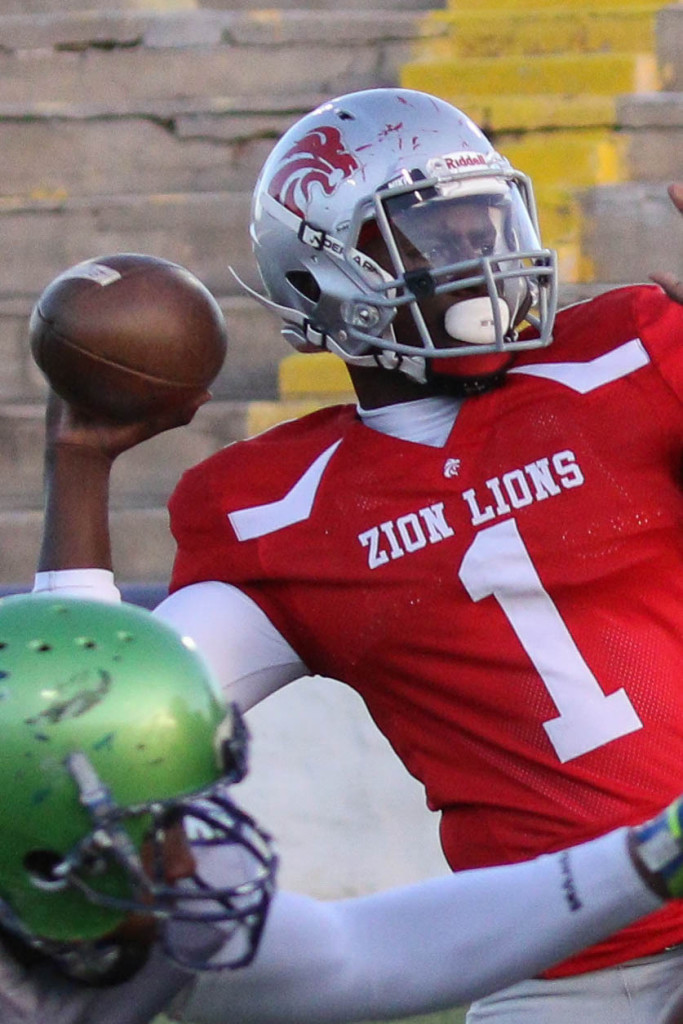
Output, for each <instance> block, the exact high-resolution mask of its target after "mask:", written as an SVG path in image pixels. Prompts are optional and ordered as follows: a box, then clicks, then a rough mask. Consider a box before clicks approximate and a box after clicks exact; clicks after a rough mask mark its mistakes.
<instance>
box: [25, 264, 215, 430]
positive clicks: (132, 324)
mask: <svg viewBox="0 0 683 1024" xmlns="http://www.w3.org/2000/svg"><path fill="white" fill-rule="evenodd" d="M29 339H30V344H31V353H32V355H33V358H34V360H35V361H36V363H37V364H38V366H39V367H40V369H41V370H42V371H43V373H44V374H45V376H46V378H47V380H48V381H49V383H50V384H51V386H52V387H53V388H54V390H55V391H56V392H57V394H59V395H61V397H62V398H65V399H66V400H67V401H68V402H70V403H71V404H73V405H76V406H79V407H81V408H84V409H88V410H91V411H93V412H96V413H98V414H101V415H104V416H107V417H109V418H111V419H113V420H117V421H120V422H127V421H131V420H135V419H141V418H144V417H145V416H148V415H153V414H154V413H157V412H163V411H166V410H168V409H170V408H172V407H174V406H179V405H182V404H184V403H185V402H186V401H187V400H188V399H189V398H191V397H192V395H194V394H199V393H200V392H202V391H204V390H205V389H206V388H207V387H208V386H209V385H210V384H211V382H212V381H213V380H214V379H215V377H216V375H217V374H218V372H219V370H220V368H221V366H222V365H223V360H224V359H225V352H226V346H227V332H226V326H225V320H224V318H223V314H222V312H221V309H220V306H219V305H218V303H217V302H216V300H215V299H214V297H213V295H212V294H211V292H210V291H209V290H208V289H207V288H206V287H205V286H204V285H203V284H202V283H201V281H199V280H198V278H196V277H195V276H194V274H192V273H190V271H189V270H186V269H185V268H184V267H181V266H179V265H178V264H177V263H170V262H169V261H168V260H163V259H159V258H157V257H155V256H146V255H142V254H139V253H117V254H115V255H111V256H99V257H96V258H95V259H91V260H86V261H85V262H84V263H79V264H77V265H76V266H75V267H71V268H70V269H69V270H66V271H64V273H62V274H60V275H59V276H58V277H56V278H55V279H54V281H52V282H51V283H50V284H49V285H48V286H47V288H46V289H45V291H44V292H43V293H42V295H41V296H40V298H39V299H38V301H37V303H36V305H35V307H34V309H33V312H32V314H31V319H30V323H29Z"/></svg>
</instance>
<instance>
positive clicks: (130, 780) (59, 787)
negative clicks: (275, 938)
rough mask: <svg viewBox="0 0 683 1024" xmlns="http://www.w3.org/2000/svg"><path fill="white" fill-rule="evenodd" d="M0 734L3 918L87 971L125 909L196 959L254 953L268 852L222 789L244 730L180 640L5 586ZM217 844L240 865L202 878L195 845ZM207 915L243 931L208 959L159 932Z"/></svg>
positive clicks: (112, 953) (153, 627)
mask: <svg viewBox="0 0 683 1024" xmlns="http://www.w3.org/2000/svg"><path fill="white" fill-rule="evenodd" d="M0 735H1V736H2V753H1V755H0V780H2V791H3V800H2V804H1V805H0V832H1V834H2V837H3V840H2V843H1V844H0V925H1V926H2V927H3V928H4V929H5V931H6V932H7V931H8V932H9V933H11V934H13V935H15V936H19V937H20V939H21V940H23V942H24V943H25V944H27V945H28V946H30V947H33V949H37V950H39V951H40V952H42V953H46V954H47V955H49V956H50V957H51V958H53V959H55V960H57V961H58V962H60V963H61V965H62V967H63V968H64V969H66V970H67V971H68V972H69V973H71V974H72V975H74V976H77V977H82V978H85V979H87V980H93V978H95V977H96V976H97V975H98V973H99V974H101V975H102V977H103V978H105V977H106V978H107V979H108V978H109V975H111V974H112V971H113V972H114V973H116V968H115V961H116V960H117V958H120V957H122V956H123V953H122V951H121V949H120V946H121V943H119V942H118V941H115V940H112V939H111V936H112V933H115V932H116V929H117V928H119V926H120V925H121V924H122V923H123V922H124V921H126V920H127V919H129V915H131V914H135V913H142V914H144V915H145V916H146V918H147V919H149V916H150V915H151V916H152V917H153V918H154V919H156V921H157V931H158V934H159V935H160V937H161V938H162V941H163V942H164V944H165V945H166V947H167V952H168V953H169V954H170V955H171V956H172V957H173V958H174V959H176V960H178V961H179V962H181V963H183V964H185V965H189V966H191V967H193V968H195V969H196V968H204V967H207V966H237V965H238V964H241V963H245V962H247V961H248V960H249V959H250V958H251V957H252V956H253V954H254V952H255V949H256V945H257V942H258V938H259V935H260V932H261V929H262V926H263V923H264V919H265V914H266V911H267V907H268V903H269V900H270V896H271V895H272V891H273V887H274V873H275V867H276V857H275V855H274V853H273V849H272V844H271V841H270V837H269V836H268V835H267V834H266V833H264V832H263V831H262V830H261V829H260V828H259V827H258V826H257V825H256V824H255V822H254V821H253V820H252V819H251V818H250V817H249V816H248V815H246V814H245V813H244V812H243V811H241V810H240V809H239V808H237V807H236V806H235V804H234V803H233V802H232V801H231V800H230V799H229V797H228V795H227V789H228V787H229V786H230V785H231V784H233V783H235V782H238V781H239V780H240V779H241V778H242V777H243V776H244V774H245V772H246V745H247V735H246V729H245V727H244V725H243V724H242V720H241V718H240V715H239V712H238V710H237V708H236V707H234V706H227V707H226V705H225V703H224V701H223V699H222V696H221V693H220V690H219V688H218V686H217V685H216V683H215V682H214V680H213V679H212V677H211V675H210V673H209V671H208V669H207V667H206V666H205V664H204V662H203V660H202V659H201V657H200V656H199V654H198V652H197V651H196V650H195V649H194V645H193V643H192V641H191V640H189V639H188V638H185V637H181V636H180V635H179V634H178V633H176V632H175V631H174V630H173V629H171V628H170V627H169V626H167V625H165V624H164V623H162V622H160V621H159V620H157V619H155V618H154V616H152V615H150V614H149V613H148V612H146V611H143V610H142V609H140V608H135V607H133V606H131V605H126V604H121V605H109V604H103V603H100V602H95V601H84V600H80V599H73V598H66V599H64V598H59V599H56V598H55V597H54V596H48V595H24V596H20V597H8V598H5V599H3V600H1V601H0ZM178 822H182V826H183V829H184V833H185V836H186V837H187V839H188V840H189V843H190V848H191V850H192V853H193V854H194V855H195V857H194V860H195V869H196V874H193V875H192V876H191V877H186V878H183V880H182V883H181V884H169V883H168V882H167V881H166V879H165V877H164V863H163V851H164V843H165V839H166V833H167V830H168V829H169V828H171V827H175V828H177V825H178ZM228 848H229V849H230V850H231V851H236V852H237V854H238V857H237V859H238V860H239V862H240V865H241V867H240V872H241V875H240V877H239V879H238V880H237V881H235V877H234V872H233V873H231V877H230V878H227V879H226V877H225V872H223V875H222V877H220V878H219V879H209V880H207V878H206V877H202V874H201V870H200V868H201V863H202V854H205V855H207V856H208V857H209V859H210V857H211V855H212V854H214V855H215V853H216V851H223V850H226V849H228ZM143 854H144V866H143ZM233 859H234V858H233ZM150 865H152V866H151V867H150ZM198 865H199V866H198ZM179 924H180V927H179ZM207 925H210V926H211V928H210V931H213V932H216V929H219V930H220V936H221V940H220V944H221V946H224V945H225V943H224V940H225V938H226V936H227V935H228V934H233V935H234V936H239V939H237V938H235V942H234V943H232V944H231V948H232V949H233V952H232V953H230V954H229V955H228V956H227V958H223V959H220V961H219V962H216V963H214V962H213V961H212V960H211V958H210V957H209V955H208V953H207V952H206V951H204V952H203V953H201V954H199V953H197V948H198V944H197V942H192V941H190V942H189V943H186V946H187V950H188V951H187V952H183V950H182V945H183V944H182V941H181V942H180V943H179V944H178V946H177V948H173V944H172V943H170V942H169V941H168V936H169V935H172V934H174V929H175V933H179V934H181V935H182V933H183V929H185V932H187V929H190V931H191V930H192V929H193V928H194V929H195V930H196V928H197V926H201V927H204V928H205V929H206V926H207ZM216 934H218V933H217V932H216ZM201 945H202V944H201V943H199V946H201ZM209 946H210V947H211V952H212V953H213V952H214V949H215V946H216V942H213V943H211V942H210V943H209ZM226 948H227V947H226ZM179 950H180V951H179ZM191 950H194V952H191ZM117 980H119V979H118V978H117Z"/></svg>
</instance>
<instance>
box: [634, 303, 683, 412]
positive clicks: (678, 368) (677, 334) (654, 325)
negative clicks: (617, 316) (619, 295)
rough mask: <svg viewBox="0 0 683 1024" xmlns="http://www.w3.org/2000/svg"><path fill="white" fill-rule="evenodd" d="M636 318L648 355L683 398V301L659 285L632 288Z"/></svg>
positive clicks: (681, 398) (667, 381)
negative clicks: (674, 298)
mask: <svg viewBox="0 0 683 1024" xmlns="http://www.w3.org/2000/svg"><path fill="white" fill-rule="evenodd" d="M631 296H632V298H631V301H632V303H633V314H634V320H635V323H636V325H637V328H638V332H639V337H640V340H641V341H642V343H643V345H644V347H645V349H646V351H647V353H648V355H649V356H650V358H651V359H652V361H653V363H654V364H655V365H656V367H657V369H658V370H659V372H660V374H661V376H662V378H663V379H664V380H665V381H666V383H667V384H668V385H669V387H670V388H671V389H672V391H673V392H674V393H675V394H676V396H677V398H678V399H679V400H681V401H683V305H681V304H680V303H678V302H674V301H673V300H672V299H670V298H669V297H668V296H667V295H666V294H665V292H663V291H662V289H661V288H659V287H658V286H657V285H651V286H649V285H648V286H643V287H640V288H634V289H632V290H631Z"/></svg>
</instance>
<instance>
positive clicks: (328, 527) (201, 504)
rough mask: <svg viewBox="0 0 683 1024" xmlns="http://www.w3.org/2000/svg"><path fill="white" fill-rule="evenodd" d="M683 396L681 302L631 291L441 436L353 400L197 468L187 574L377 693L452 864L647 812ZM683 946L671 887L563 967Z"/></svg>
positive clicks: (677, 529) (189, 500)
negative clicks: (422, 440) (361, 413)
mask: <svg viewBox="0 0 683 1024" xmlns="http://www.w3.org/2000/svg"><path fill="white" fill-rule="evenodd" d="M682 394H683V308H682V307H681V306H678V305H676V304H674V303H672V302H670V301H669V300H668V299H667V298H666V297H665V296H664V294H663V293H662V292H661V290H660V289H658V288H656V287H654V286H642V287H632V288H625V289H618V290H615V291H614V292H610V293H608V294H607V295H604V296H601V297H599V298H597V299H594V300H593V301H591V302H588V303H583V304H580V305H577V306H573V307H570V308H568V309H566V310H563V311H562V312H561V313H560V314H559V315H558V318H557V324H556V331H555V341H554V343H553V345H552V346H551V347H550V348H549V349H545V350H536V351H533V352H528V353H524V354H523V355H522V356H521V357H520V358H518V360H517V361H516V363H515V366H514V368H513V369H512V370H511V371H510V372H509V374H508V377H507V381H506V384H505V385H504V387H502V388H500V389H499V390H496V391H493V392H491V393H489V394H485V395H482V396H480V397H477V398H472V399H468V400H467V401H466V402H465V403H464V404H463V406H462V408H461V410H460V413H459V415H458V417H457V420H456V422H455V425H454V428H453V430H452V432H451V434H450V437H449V439H448V441H447V443H446V445H445V447H443V448H433V447H429V446H426V445H422V444H416V443H412V442H408V441H402V440H397V439H395V438H393V437H390V436H387V435H385V434H382V433H379V432H377V431H375V430H373V429H370V428H368V427H366V426H364V425H363V423H362V422H361V421H360V419H359V418H358V416H357V414H356V411H355V409H354V408H353V407H351V406H343V407H335V408H331V409H324V410H321V411H319V412H317V413H314V414H312V415H310V416H306V417H304V418H303V419H301V420H296V421H292V422H290V423H286V424H283V425H281V426H278V427H276V428H274V429H272V430H270V431H267V432H266V433H264V434H262V435H260V436H258V437H255V438H252V439H250V440H248V441H243V442H239V443H237V444H234V445H231V446H229V447H227V448H226V449H224V450H222V451H220V452H218V453H217V454H216V455H215V456H213V457H212V458H210V459H208V460H207V461H206V462H204V463H203V464H202V465H200V466H198V467H196V468H194V469H192V470H190V471H189V472H188V473H187V474H185V476H184V477H183V479H182V481H181V482H180V484H179V486H178V488H177V490H176V492H175V494H174V496H173V498H172V500H171V505H170V511H171V519H172V528H173V531H174V533H175V536H176V540H177V543H178V554H177V560H176V564H175V569H174V575H173V583H172V586H173V588H174V589H177V588H178V587H182V586H184V585H186V584H189V583H193V582H197V581H200V580H205V579H221V580H224V581H226V582H229V583H233V584H236V585H237V586H239V587H240V588H242V589H243V590H244V591H245V592H246V593H247V594H249V595H250V596H251V597H252V598H253V599H254V600H255V601H256V602H257V603H258V604H259V605H260V607H261V608H262V609H263V610H264V611H265V612H266V614H267V615H268V616H269V617H270V619H271V620H272V622H273V624H274V625H275V626H276V627H277V628H278V629H279V630H280V631H281V632H282V634H283V635H284V636H285V638H286V639H287V640H288V641H289V643H290V644H291V645H292V646H293V647H294V649H295V650H296V651H297V653H298V654H299V655H300V656H301V658H302V659H303V661H304V662H305V663H306V664H307V665H308V667H309V669H310V671H311V672H313V673H320V674H322V675H327V676H332V677H334V678H337V679H341V680H343V681H345V682H346V683H348V684H349V685H351V686H353V687H354V688H355V689H356V690H357V691H358V692H359V693H360V694H361V695H362V697H363V699H364V700H365V702H366V704H367V706H368V708H369V710H370V713H371V714H372V716H373V717H374V719H375V721H376V722H377V724H378V726H379V728H380V729H381V730H382V732H383V733H384V734H385V735H386V736H387V738H388V739H389V741H390V742H391V744H392V745H393V747H394V749H395V750H396V752H397V753H398V755H399V757H400V758H401V759H402V761H403V762H404V763H405V765H406V766H407V768H408V769H409V771H410V772H412V774H413V775H415V776H416V777H417V778H418V779H420V780H421V781H422V782H423V783H424V786H425V789H426V793H427V799H428V803H429V806H430V807H431V808H433V809H435V810H439V811H440V812H441V813H442V825H441V834H442V842H443V848H444V851H445V854H446V856H447V858H448V861H449V863H450V864H451V866H452V867H453V868H454V869H456V870H458V869H462V868H469V867H479V866H483V865H489V864H501V863H507V862H512V861H519V860H523V859H526V858H530V857H534V856H536V855H538V854H540V853H543V852H546V851H551V850H556V849H559V848H561V847H564V846H567V845H571V844H574V843H578V842H581V841H583V840H586V839H589V838H592V837H594V836H595V835H597V834H599V833H602V832H605V831H607V830H609V829H612V828H613V827H616V826H619V825H624V824H631V823H636V822H639V821H641V820H643V819H645V818H646V817H648V816H649V815H651V814H653V813H654V812H656V811H658V810H660V809H661V808H662V807H663V806H664V805H665V804H666V803H667V802H668V801H669V800H671V799H673V798H674V797H676V796H677V795H678V794H679V793H680V792H682V791H683V681H682V680H681V677H680V676H679V672H680V671H681V663H682V661H683V657H682V656H683V640H682V636H683V529H682V528H683V493H682V492H681V486H680V472H681V458H682V454H683V444H682V442H683V409H682V407H681V395H682ZM682 941H683V907H681V905H674V904H672V905H669V906H667V907H666V908H664V909H663V910H662V911H660V912H658V913H657V914H656V915H653V916H652V917H650V918H647V919H646V920H645V921H643V922H640V923H639V924H637V925H634V926H632V927H631V928H629V929H627V930H626V931H624V932H621V933H619V935H618V936H615V937H614V938H612V939H610V940H608V941H607V942H605V943H602V944H600V946H597V947H594V948H593V949H592V950H590V951H589V952H587V953H585V954H582V955H581V956H579V957H576V958H574V959H573V960H572V961H570V962H568V963H567V964H565V965H563V966H562V967H561V968H559V969H558V970H557V971H556V972H554V973H572V972H576V971H580V970H590V969H594V968H596V967H600V966H604V965H606V964H609V963H614V962H618V961H620V960H624V959H630V958H633V957H636V956H642V955H646V954H648V953H652V952H655V951H658V950H661V949H662V948H663V947H665V946H667V945H671V944H673V943H677V942H682Z"/></svg>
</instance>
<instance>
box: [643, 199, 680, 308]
mask: <svg viewBox="0 0 683 1024" xmlns="http://www.w3.org/2000/svg"><path fill="white" fill-rule="evenodd" d="M668 191H669V197H670V199H671V202H672V203H673V204H674V206H675V207H676V209H677V210H678V212H679V213H683V182H681V181H678V182H674V183H673V184H672V185H669V189H668ZM650 280H652V281H654V282H655V284H658V285H659V286H660V288H663V289H664V291H665V292H666V294H667V295H668V296H669V298H670V299H673V300H674V302H680V303H681V304H682V305H683V279H681V277H680V276H678V275H677V274H672V273H659V274H651V275H650Z"/></svg>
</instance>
